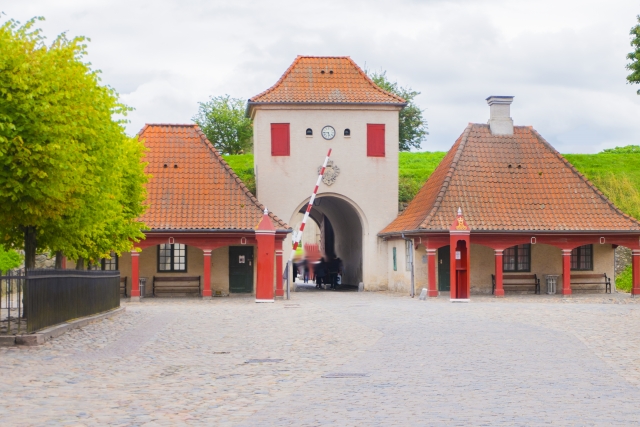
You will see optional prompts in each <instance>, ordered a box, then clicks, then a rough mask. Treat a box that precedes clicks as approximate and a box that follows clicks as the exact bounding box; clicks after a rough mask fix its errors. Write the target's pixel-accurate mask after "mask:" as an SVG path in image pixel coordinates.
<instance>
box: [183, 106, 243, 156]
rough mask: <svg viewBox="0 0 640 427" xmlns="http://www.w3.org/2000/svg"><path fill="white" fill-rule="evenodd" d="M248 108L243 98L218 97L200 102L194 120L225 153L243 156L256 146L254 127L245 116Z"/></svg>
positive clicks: (214, 144)
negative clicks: (254, 142) (254, 144)
mask: <svg viewBox="0 0 640 427" xmlns="http://www.w3.org/2000/svg"><path fill="white" fill-rule="evenodd" d="M245 108H246V104H245V102H244V101H243V100H241V99H236V98H231V97H230V96H229V95H224V96H214V97H211V98H210V99H209V101H207V102H200V107H199V108H198V113H197V114H196V115H195V116H194V117H193V121H194V122H196V123H197V124H198V125H199V126H200V129H202V132H204V134H205V135H206V136H207V138H208V139H209V141H211V143H212V144H213V146H214V147H216V148H217V149H218V151H220V153H221V154H243V153H246V152H249V151H250V150H251V148H252V146H253V141H252V138H253V124H252V122H251V119H250V118H248V117H246V116H245Z"/></svg>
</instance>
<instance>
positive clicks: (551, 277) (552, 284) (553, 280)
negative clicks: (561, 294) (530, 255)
mask: <svg viewBox="0 0 640 427" xmlns="http://www.w3.org/2000/svg"><path fill="white" fill-rule="evenodd" d="M544 277H545V278H546V279H547V293H548V294H549V295H555V293H556V286H557V283H558V277H559V276H558V275H557V274H546V275H545V276H544Z"/></svg>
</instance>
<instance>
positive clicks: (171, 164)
mask: <svg viewBox="0 0 640 427" xmlns="http://www.w3.org/2000/svg"><path fill="white" fill-rule="evenodd" d="M138 137H139V139H140V140H141V141H143V142H144V145H145V147H146V148H147V150H148V151H147V153H146V155H145V160H144V161H145V162H148V164H147V166H146V168H145V172H146V173H148V174H150V175H151V178H150V179H149V182H148V184H147V193H148V194H147V204H148V205H149V208H148V210H147V212H146V213H145V214H144V215H143V216H142V218H141V220H142V221H144V222H145V223H146V224H147V226H149V227H150V228H151V231H160V230H163V231H167V230H193V231H198V230H199V231H203V232H204V231H207V232H212V231H217V230H226V231H229V232H234V231H235V232H238V231H254V230H255V228H256V227H257V226H258V223H259V222H260V220H261V219H262V216H263V210H264V205H262V204H261V203H260V202H259V201H258V200H257V199H256V198H255V197H254V196H253V194H251V192H250V191H249V190H248V189H247V187H246V186H245V185H244V183H243V182H242V181H241V180H240V178H238V176H237V175H236V174H235V172H234V171H233V170H232V169H231V167H229V165H228V164H227V162H225V161H224V159H223V158H222V156H221V155H220V153H218V151H217V150H216V149H215V148H214V147H213V145H212V144H211V143H210V142H209V141H208V140H207V138H206V136H205V135H204V133H203V132H202V131H201V130H200V128H199V127H198V125H195V124H185V125H179V124H147V125H145V127H144V128H143V129H142V130H141V131H140V133H139V134H138ZM269 217H270V218H271V221H272V223H273V226H274V227H275V229H276V230H287V229H289V228H290V227H289V226H288V225H287V224H285V223H284V221H282V220H281V219H279V218H278V217H276V216H275V215H273V214H272V213H270V214H269Z"/></svg>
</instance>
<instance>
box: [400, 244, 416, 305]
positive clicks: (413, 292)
mask: <svg viewBox="0 0 640 427" xmlns="http://www.w3.org/2000/svg"><path fill="white" fill-rule="evenodd" d="M402 240H404V241H406V242H409V243H411V251H410V252H409V254H410V258H409V259H410V261H409V262H410V263H411V298H413V297H414V296H415V295H416V286H415V282H414V278H413V259H414V256H413V240H412V239H408V238H406V237H404V233H402Z"/></svg>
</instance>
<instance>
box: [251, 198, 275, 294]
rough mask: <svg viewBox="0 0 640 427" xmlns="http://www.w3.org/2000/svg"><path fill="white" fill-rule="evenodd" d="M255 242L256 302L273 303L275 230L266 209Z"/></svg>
mask: <svg viewBox="0 0 640 427" xmlns="http://www.w3.org/2000/svg"><path fill="white" fill-rule="evenodd" d="M256 240H257V241H258V257H257V258H258V261H257V263H258V283H257V285H256V302H274V292H273V273H274V269H275V259H274V258H275V251H276V230H275V228H274V226H273V224H272V223H271V218H269V215H268V211H267V210H266V209H265V210H264V215H263V216H262V219H261V220H260V223H259V224H258V228H257V229H256Z"/></svg>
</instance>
